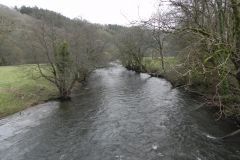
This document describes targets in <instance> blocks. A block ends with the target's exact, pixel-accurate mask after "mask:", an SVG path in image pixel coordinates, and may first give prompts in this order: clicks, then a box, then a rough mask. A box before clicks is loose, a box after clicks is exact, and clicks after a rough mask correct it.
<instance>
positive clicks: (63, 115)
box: [0, 64, 240, 160]
mask: <svg viewBox="0 0 240 160" xmlns="http://www.w3.org/2000/svg"><path fill="white" fill-rule="evenodd" d="M199 105H200V103H199V102H198V101H196V100H194V99H193V98H191V97H190V96H189V95H186V94H184V93H182V92H180V91H178V90H171V86H170V84H169V83H168V82H167V81H165V80H162V79H157V78H150V77H149V76H148V75H146V74H140V75H138V74H135V73H134V72H130V71H127V70H125V69H124V68H123V67H121V66H119V65H117V64H112V66H111V67H109V68H105V69H99V70H96V71H95V72H94V73H93V74H92V76H91V77H90V79H89V81H88V84H86V85H85V86H83V87H81V88H79V89H78V90H76V91H75V93H74V95H73V99H72V101H71V102H64V103H58V102H51V103H46V104H43V105H39V106H38V107H33V108H30V109H28V110H26V111H24V112H22V114H21V115H20V114H15V115H13V116H11V117H8V118H5V119H3V120H0V144H1V145H0V157H1V160H18V159H19V160H40V159H41V160H46V159H49V160H55V159H56V160H58V159H60V160H71V159H74V160H120V159H121V160H155V159H156V160H157V159H166V160H168V159H169V160H172V159H177V160H179V159H183V160H187V159H196V160H205V159H207V160H215V159H216V160H226V159H229V160H234V159H240V151H239V150H240V145H239V140H237V139H234V141H220V140H218V139H216V137H218V136H222V135H224V134H226V133H228V132H230V131H232V130H233V128H232V127H231V126H229V125H227V124H224V123H220V124H218V123H219V122H216V121H215V120H214V118H213V116H212V114H211V113H209V112H207V111H206V110H204V109H199V110H194V108H198V106H199Z"/></svg>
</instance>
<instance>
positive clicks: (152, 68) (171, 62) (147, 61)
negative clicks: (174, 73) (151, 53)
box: [143, 56, 177, 73]
mask: <svg viewBox="0 0 240 160" xmlns="http://www.w3.org/2000/svg"><path fill="white" fill-rule="evenodd" d="M143 63H144V66H145V67H146V69H147V71H148V72H150V73H162V72H163V70H162V65H161V64H162V63H161V59H160V58H154V59H152V58H151V57H144V59H143ZM176 64H177V59H176V58H175V57H170V56H169V57H164V65H165V70H166V71H169V70H171V69H172V68H173V67H174V66H175V65H176Z"/></svg>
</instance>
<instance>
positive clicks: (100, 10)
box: [0, 0, 156, 25]
mask: <svg viewBox="0 0 240 160" xmlns="http://www.w3.org/2000/svg"><path fill="white" fill-rule="evenodd" d="M0 3H1V4H3V5H7V6H9V7H14V6H18V7H20V6H22V5H26V6H38V7H40V8H44V9H49V10H52V11H56V12H59V13H61V14H63V15H65V16H67V17H70V18H74V17H82V18H83V19H87V20H88V21H90V22H93V23H101V24H109V23H110V24H121V25H125V24H128V23H129V21H133V20H139V18H141V19H145V18H147V17H150V16H151V14H152V12H154V10H155V9H154V8H155V7H154V5H155V4H156V0H0ZM139 16H140V17H139Z"/></svg>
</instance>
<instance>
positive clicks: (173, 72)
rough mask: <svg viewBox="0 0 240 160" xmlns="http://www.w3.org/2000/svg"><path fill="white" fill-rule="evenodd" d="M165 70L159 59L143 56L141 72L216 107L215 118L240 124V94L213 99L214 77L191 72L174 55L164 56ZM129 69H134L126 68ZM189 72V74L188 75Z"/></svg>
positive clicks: (206, 104)
mask: <svg viewBox="0 0 240 160" xmlns="http://www.w3.org/2000/svg"><path fill="white" fill-rule="evenodd" d="M164 63H165V71H163V70H162V66H161V59H159V58H155V59H153V58H151V57H145V58H144V59H143V66H142V68H143V69H142V71H139V70H138V71H137V72H141V73H147V74H149V75H150V76H152V77H158V78H164V79H166V80H167V81H169V82H170V83H171V84H172V88H181V89H183V90H186V91H187V92H189V93H191V94H194V95H197V96H198V97H201V98H202V99H203V101H204V102H205V103H204V105H205V106H210V107H212V108H215V109H216V112H215V113H216V119H233V120H234V121H235V123H236V124H237V126H240V108H239V104H240V95H238V94H234V95H233V94H225V95H224V94H223V95H221V101H219V100H218V99H217V100H216V99H215V96H216V88H215V85H216V84H215V82H217V80H215V77H214V76H212V78H210V80H211V81H209V79H208V80H207V81H206V79H204V77H201V75H197V74H195V75H194V73H193V74H191V73H190V72H188V70H186V69H185V68H184V66H183V65H181V63H180V62H178V60H177V58H176V57H164ZM128 69H130V70H134V69H131V68H128ZM189 74H191V75H189Z"/></svg>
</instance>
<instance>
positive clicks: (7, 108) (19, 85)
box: [0, 65, 58, 118]
mask: <svg viewBox="0 0 240 160" xmlns="http://www.w3.org/2000/svg"><path fill="white" fill-rule="evenodd" d="M57 95H58V92H57V89H56V88H54V86H52V85H51V84H50V83H49V82H48V81H46V80H45V79H43V78H41V77H40V76H39V75H38V73H37V71H36V66H34V65H19V66H2V67H0V118H1V117H4V116H7V115H10V114H13V113H16V112H19V111H21V110H23V109H25V108H27V107H30V106H33V105H36V104H39V103H42V102H45V101H47V100H49V99H54V98H57Z"/></svg>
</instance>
